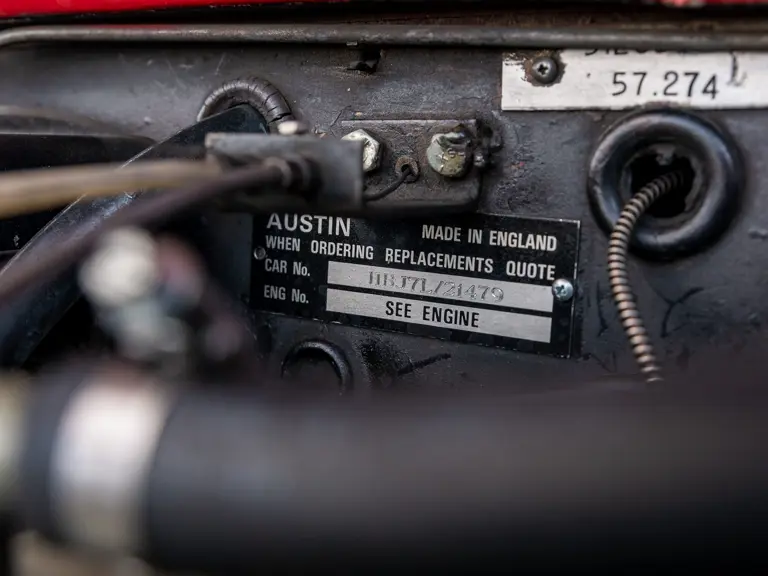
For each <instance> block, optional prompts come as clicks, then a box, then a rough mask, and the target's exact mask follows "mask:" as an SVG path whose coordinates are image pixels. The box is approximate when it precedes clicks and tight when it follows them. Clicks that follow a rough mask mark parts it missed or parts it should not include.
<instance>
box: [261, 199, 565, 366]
mask: <svg viewBox="0 0 768 576" xmlns="http://www.w3.org/2000/svg"><path fill="white" fill-rule="evenodd" d="M253 240H254V251H253V252H254V260H253V269H252V283H251V304H252V305H253V306H254V307H255V308H257V309H260V310H264V311H268V312H277V313H280V314H287V315H291V316H298V317H302V318H311V319H314V320H321V321H324V322H336V323H342V324H349V325H352V326H361V327H365V328H374V329H381V330H391V331H396V332H404V333H408V334H412V335H418V336H427V337H432V338H440V339H444V340H451V341H455V342H463V343H471V344H480V345H485V346H495V347H502V348H507V349H511V350H520V351H526V352H535V353H539V354H550V355H553V356H561V357H566V356H568V355H570V353H571V334H572V322H573V303H574V298H566V299H562V301H561V300H558V299H556V298H555V297H554V296H553V292H552V284H553V283H554V282H555V281H557V280H561V281H562V280H567V281H568V282H570V283H571V284H573V285H574V286H575V282H576V268H577V266H576V265H577V258H578V247H579V222H577V221H571V220H547V219H535V218H517V217H512V216H486V215H471V216H460V217H453V218H447V219H440V220H433V219H430V220H361V219H354V218H343V217H335V216H316V215H306V214H304V215H297V214H283V213H273V214H269V215H264V216H257V217H256V218H255V221H254V233H253Z"/></svg>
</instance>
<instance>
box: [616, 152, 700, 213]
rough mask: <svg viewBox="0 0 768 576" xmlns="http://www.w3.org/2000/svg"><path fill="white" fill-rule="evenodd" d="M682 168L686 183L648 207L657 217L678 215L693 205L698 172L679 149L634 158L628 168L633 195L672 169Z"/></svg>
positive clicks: (679, 169) (630, 191)
mask: <svg viewBox="0 0 768 576" xmlns="http://www.w3.org/2000/svg"><path fill="white" fill-rule="evenodd" d="M675 171H680V172H682V173H683V177H684V179H685V182H686V184H685V186H684V187H683V188H681V189H680V190H677V191H676V192H673V193H670V194H667V195H666V196H662V197H661V198H659V199H658V200H657V201H656V202H654V203H653V204H652V205H651V207H650V208H649V209H648V214H649V215H650V216H653V217H655V218H660V219H668V218H675V217H677V216H680V215H681V214H683V213H685V212H686V210H687V209H688V208H689V204H690V200H691V198H690V196H691V191H692V190H693V182H694V179H695V176H696V172H695V170H694V168H693V165H692V164H691V161H690V159H689V158H688V157H687V156H685V155H682V154H679V153H677V152H674V151H673V152H653V151H649V152H648V153H646V154H642V155H639V156H637V157H636V158H635V159H633V160H632V161H631V162H630V163H629V165H628V166H627V168H626V175H627V177H626V180H625V181H626V182H627V188H628V190H629V196H632V195H634V194H636V193H637V192H639V191H640V189H641V188H642V187H643V186H645V185H646V184H648V183H650V182H651V181H653V180H654V179H656V178H658V177H659V176H662V175H664V174H668V173H670V172H675Z"/></svg>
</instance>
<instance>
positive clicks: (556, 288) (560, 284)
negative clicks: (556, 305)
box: [552, 278, 574, 302]
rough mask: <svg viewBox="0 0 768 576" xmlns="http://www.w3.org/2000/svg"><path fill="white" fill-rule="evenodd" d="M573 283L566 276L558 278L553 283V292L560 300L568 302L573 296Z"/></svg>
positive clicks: (556, 298)
mask: <svg viewBox="0 0 768 576" xmlns="http://www.w3.org/2000/svg"><path fill="white" fill-rule="evenodd" d="M573 293H574V290H573V284H572V283H571V281H570V280H566V279H565V278H558V279H557V280H555V281H554V282H553V283H552V294H553V295H554V297H555V300H557V301H558V302H568V301H569V300H570V299H571V298H573Z"/></svg>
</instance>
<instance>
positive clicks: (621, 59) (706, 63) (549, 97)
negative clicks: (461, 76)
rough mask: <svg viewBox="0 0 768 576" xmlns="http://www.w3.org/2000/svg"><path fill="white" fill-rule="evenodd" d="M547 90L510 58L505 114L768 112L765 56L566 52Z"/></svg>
mask: <svg viewBox="0 0 768 576" xmlns="http://www.w3.org/2000/svg"><path fill="white" fill-rule="evenodd" d="M553 56H554V58H555V59H556V60H557V61H558V63H559V66H558V68H559V70H560V76H559V78H558V79H557V80H556V81H555V82H554V83H553V84H551V85H549V86H541V85H536V84H535V83H534V82H532V81H531V79H530V69H529V68H530V64H529V62H530V57H526V56H524V55H519V54H508V55H506V56H505V57H504V63H503V70H502V99H501V107H502V109H503V110H582V109H608V110H621V109H626V108H634V107H636V106H644V105H647V104H653V103H659V104H674V105H680V106H687V107H693V108H709V109H726V108H762V107H765V106H768V90H765V86H768V54H764V53H758V52H717V53H703V52H697V53H692V52H671V51H652V50H649V51H637V50H563V51H562V52H559V53H557V54H554V55H553Z"/></svg>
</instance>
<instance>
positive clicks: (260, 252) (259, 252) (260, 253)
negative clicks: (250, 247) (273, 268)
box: [253, 246, 267, 260]
mask: <svg viewBox="0 0 768 576" xmlns="http://www.w3.org/2000/svg"><path fill="white" fill-rule="evenodd" d="M253 257H254V258H256V260H264V258H266V257H267V251H266V250H265V249H264V247H263V246H257V247H256V249H255V250H254V251H253Z"/></svg>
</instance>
